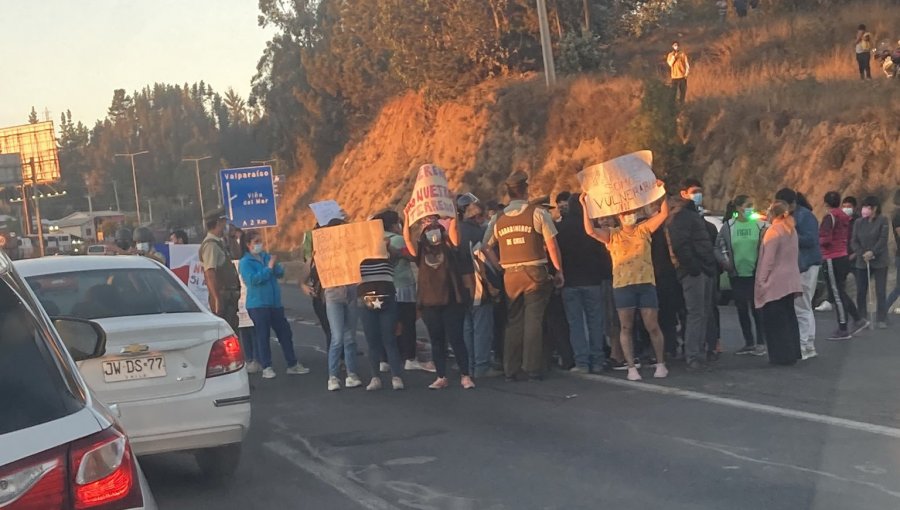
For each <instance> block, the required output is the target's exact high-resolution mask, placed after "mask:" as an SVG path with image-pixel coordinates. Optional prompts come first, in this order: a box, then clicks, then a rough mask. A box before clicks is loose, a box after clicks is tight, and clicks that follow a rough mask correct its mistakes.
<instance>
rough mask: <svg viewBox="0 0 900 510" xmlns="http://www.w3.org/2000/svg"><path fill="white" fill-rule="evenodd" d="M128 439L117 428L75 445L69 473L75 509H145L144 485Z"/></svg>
mask: <svg viewBox="0 0 900 510" xmlns="http://www.w3.org/2000/svg"><path fill="white" fill-rule="evenodd" d="M132 455H133V454H132V453H131V448H129V446H128V439H127V438H126V437H125V434H123V433H122V432H121V431H119V430H118V429H116V428H115V427H110V428H108V429H106V430H104V431H103V432H100V433H99V434H94V435H93V436H90V437H87V438H84V439H80V440H78V441H75V442H74V443H72V447H71V449H70V451H69V470H70V477H71V480H72V500H73V507H74V508H76V509H78V510H80V509H84V508H90V509H92V510H112V509H114V508H115V509H119V508H131V507H137V506H141V505H142V504H143V498H142V497H141V491H140V484H139V483H138V480H137V469H136V466H135V462H134V459H133V457H132Z"/></svg>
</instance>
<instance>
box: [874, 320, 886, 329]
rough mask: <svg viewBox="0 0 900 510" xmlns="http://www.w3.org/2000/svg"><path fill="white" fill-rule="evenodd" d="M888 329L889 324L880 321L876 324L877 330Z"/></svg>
mask: <svg viewBox="0 0 900 510" xmlns="http://www.w3.org/2000/svg"><path fill="white" fill-rule="evenodd" d="M887 328H888V325H887V322H884V321H878V322H876V323H875V329H887Z"/></svg>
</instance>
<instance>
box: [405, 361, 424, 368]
mask: <svg viewBox="0 0 900 510" xmlns="http://www.w3.org/2000/svg"><path fill="white" fill-rule="evenodd" d="M403 369H404V370H422V364H421V363H419V360H415V359H408V360H406V363H405V364H404V365H403Z"/></svg>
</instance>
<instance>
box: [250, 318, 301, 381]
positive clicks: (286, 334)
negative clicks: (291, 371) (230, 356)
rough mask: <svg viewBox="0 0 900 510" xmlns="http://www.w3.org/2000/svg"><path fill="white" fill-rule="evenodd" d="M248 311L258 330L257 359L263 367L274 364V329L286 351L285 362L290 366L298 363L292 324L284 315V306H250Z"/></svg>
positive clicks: (255, 349) (255, 328) (282, 347)
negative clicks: (271, 335)
mask: <svg viewBox="0 0 900 510" xmlns="http://www.w3.org/2000/svg"><path fill="white" fill-rule="evenodd" d="M247 313H249V314H250V320H252V321H253V329H254V330H255V332H256V344H255V345H254V346H253V347H254V351H255V352H254V354H255V355H256V361H257V362H258V363H259V364H260V365H262V367H263V368H269V367H271V366H272V348H271V346H270V345H269V331H271V330H274V331H275V337H276V338H278V343H279V344H281V350H282V352H284V361H285V363H287V366H289V367H292V366H294V365H296V364H297V355H296V354H294V335H293V333H292V332H291V325H290V324H288V321H287V318H286V317H285V316H284V308H248V309H247Z"/></svg>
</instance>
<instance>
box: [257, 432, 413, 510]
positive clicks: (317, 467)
mask: <svg viewBox="0 0 900 510" xmlns="http://www.w3.org/2000/svg"><path fill="white" fill-rule="evenodd" d="M263 447H264V448H266V449H267V450H269V451H270V452H272V453H274V454H275V455H277V456H279V457H281V458H283V459H284V460H286V461H288V462H290V463H291V464H293V465H294V466H296V467H298V468H300V469H302V470H303V471H306V472H307V473H309V474H311V475H313V476H314V477H316V478H318V479H319V480H321V481H322V482H324V483H326V484H327V485H329V486H331V487H333V488H334V489H335V490H337V491H338V492H340V493H341V494H343V495H344V496H346V497H347V498H349V499H350V500H352V501H354V502H355V503H357V504H359V505H360V506H361V507H363V508H365V509H366V510H400V508H399V507H397V506H394V505H392V504H391V503H389V502H387V501H385V500H384V499H381V498H379V497H378V496H376V495H375V494H372V493H371V492H369V491H368V490H366V489H364V488H362V487H360V486H359V484H357V483H355V482H353V481H352V480H350V479H349V478H347V477H345V476H343V475H341V474H339V473H337V472H335V471H333V470H331V469H329V468H328V467H327V466H324V465H322V464H320V463H319V462H316V461H315V460H313V459H312V458H311V457H310V456H309V455H305V454H304V453H303V452H301V451H300V450H297V449H296V448H294V447H293V446H291V445H289V444H287V443H285V442H283V441H269V442H266V443H263Z"/></svg>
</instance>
